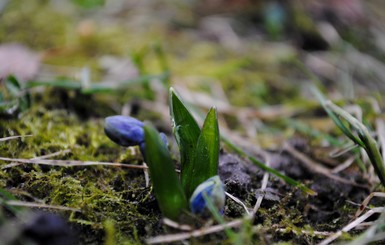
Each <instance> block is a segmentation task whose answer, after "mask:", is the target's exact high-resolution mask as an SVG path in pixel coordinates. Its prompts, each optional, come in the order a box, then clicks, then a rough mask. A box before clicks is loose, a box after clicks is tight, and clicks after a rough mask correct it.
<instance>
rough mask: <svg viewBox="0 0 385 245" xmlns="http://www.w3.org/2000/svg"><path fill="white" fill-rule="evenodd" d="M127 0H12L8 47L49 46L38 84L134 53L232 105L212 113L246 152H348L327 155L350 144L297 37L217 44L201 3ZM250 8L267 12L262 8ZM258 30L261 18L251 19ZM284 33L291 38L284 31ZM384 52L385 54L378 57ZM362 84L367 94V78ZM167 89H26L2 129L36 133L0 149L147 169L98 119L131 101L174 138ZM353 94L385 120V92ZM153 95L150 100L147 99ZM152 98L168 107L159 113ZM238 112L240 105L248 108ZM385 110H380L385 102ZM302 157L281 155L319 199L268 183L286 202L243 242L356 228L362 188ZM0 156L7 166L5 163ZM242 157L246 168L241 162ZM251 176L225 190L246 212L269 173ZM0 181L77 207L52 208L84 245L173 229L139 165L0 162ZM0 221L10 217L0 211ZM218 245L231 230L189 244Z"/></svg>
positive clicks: (18, 192) (266, 208)
mask: <svg viewBox="0 0 385 245" xmlns="http://www.w3.org/2000/svg"><path fill="white" fill-rule="evenodd" d="M73 2H76V1H73ZM78 2H81V1H78ZM123 2H124V1H123ZM166 2H167V1H166ZM62 4H63V3H62ZM107 6H108V7H107ZM123 6H124V7H122V8H121V9H120V10H119V9H117V8H116V6H115V8H114V7H113V6H111V5H106V6H105V7H103V6H101V7H98V6H96V7H94V8H91V9H89V8H82V7H80V6H78V5H76V4H74V3H64V4H63V5H60V4H59V1H56V2H55V1H38V0H36V1H18V0H13V1H10V2H9V3H8V4H7V5H6V7H5V8H4V9H3V10H2V12H1V13H0V14H1V15H0V42H1V43H6V42H18V43H22V44H24V45H27V46H29V47H30V48H32V49H33V50H35V51H39V52H41V55H42V62H43V66H44V67H43V68H44V69H42V71H41V72H40V73H39V74H37V79H43V78H47V77H48V78H50V79H51V80H55V79H56V77H55V76H53V75H52V73H51V72H52V71H55V72H56V71H57V70H60V68H63V69H62V70H65V71H64V73H63V72H59V74H56V73H54V74H56V75H57V76H58V77H59V76H65V77H70V78H71V79H74V78H73V77H76V73H78V72H79V71H80V70H81V68H83V67H88V68H89V69H90V71H91V80H92V81H103V79H105V78H106V73H107V72H106V70H105V68H104V67H102V65H101V62H100V60H101V58H102V57H104V56H112V57H116V58H119V59H121V58H122V59H128V60H132V61H133V65H132V68H133V69H136V71H137V72H138V74H139V75H141V76H145V75H158V74H169V73H170V74H171V76H170V77H168V78H170V79H169V80H167V79H165V80H162V81H161V82H163V84H164V83H170V84H172V85H177V86H178V85H181V86H182V87H187V88H188V89H189V90H190V91H192V93H196V94H193V96H194V95H199V94H200V93H205V94H208V95H210V96H211V97H213V98H215V99H217V100H214V103H215V102H217V103H220V102H223V100H227V103H228V104H227V105H232V106H235V107H234V108H233V109H232V110H228V111H221V107H219V108H218V110H219V114H220V118H221V125H222V126H223V127H225V128H227V129H230V130H232V131H233V132H235V133H237V134H239V135H241V136H242V137H244V138H245V139H247V140H245V142H246V143H247V145H246V146H245V145H242V147H246V148H247V149H248V150H250V151H252V149H253V148H254V146H255V145H256V146H259V147H262V148H264V149H269V150H270V151H271V152H273V153H277V154H278V153H280V152H281V146H282V143H283V142H287V141H288V140H290V139H293V138H302V139H303V138H304V139H306V142H307V143H308V146H309V149H308V150H307V151H305V152H306V153H308V155H309V156H312V157H313V158H315V159H317V160H319V161H320V162H322V163H325V164H327V163H329V162H333V161H334V162H335V161H343V160H344V159H343V157H342V158H338V159H330V157H329V156H327V154H328V153H329V152H330V150H331V149H333V148H337V147H340V146H341V145H343V144H345V143H346V139H345V138H344V137H343V136H342V137H341V133H340V132H339V131H338V130H337V129H336V128H335V127H334V126H333V124H332V123H331V121H330V119H328V118H327V117H326V115H325V113H324V112H323V110H322V109H321V107H320V106H319V105H318V102H316V101H314V100H313V98H311V96H309V94H308V93H307V91H306V89H304V88H305V87H306V84H307V83H310V80H309V79H308V77H307V75H306V72H305V71H304V70H303V69H302V68H303V65H302V63H303V62H304V59H305V58H304V56H306V53H303V52H302V51H301V50H299V46H297V45H296V44H295V40H292V39H287V40H286V39H285V40H278V41H277V40H274V38H272V37H269V35H268V34H267V33H268V31H266V30H265V31H264V32H263V33H262V34H261V33H260V31H256V33H257V38H255V37H254V39H253V36H252V35H251V36H246V37H241V36H240V39H239V42H240V45H239V46H237V48H232V47H228V46H226V45H222V43H221V42H220V41H221V34H220V33H219V34H218V35H217V36H216V37H214V38H210V37H208V38H207V37H205V35H206V34H207V33H206V32H207V30H206V31H205V30H204V28H203V27H202V26H201V25H202V19H203V17H202V16H199V14H197V11H199V9H200V5H199V4H197V5H194V6H186V5H175V4H171V3H169V2H167V4H166V5H164V6H162V7H161V6H158V4H156V3H151V4H149V5H145V4H143V5H142V4H137V5H135V6H134V5H133V6H131V5H129V4H128V5H127V6H126V5H124V4H123ZM201 11H202V9H201ZM244 11H246V10H244ZM301 11H304V10H301ZM203 12H204V11H203ZM246 12H247V11H246ZM206 14H207V13H206ZM212 14H214V13H212ZM302 14H303V13H302ZM256 15H257V16H259V17H260V18H261V16H260V11H257V12H256ZM225 16H226V15H225ZM232 17H236V15H235V16H232ZM253 21H256V20H253ZM48 23H49V24H48ZM224 23H225V24H226V23H227V22H224ZM251 23H253V22H252V21H251V22H250V23H247V24H245V26H248V25H251ZM297 24H298V25H300V24H299V23H297ZM308 24H309V23H307V24H306V25H308ZM310 24H314V23H310ZM259 25H261V23H259V24H257V27H259ZM293 25H294V27H291V28H297V30H296V31H294V32H296V33H297V32H298V33H300V31H301V27H300V26H295V25H296V24H295V23H294V24H293ZM257 29H258V28H257ZM289 29H290V28H289ZM252 30H253V31H255V30H254V29H253V28H252ZM248 31H250V30H248ZM281 34H282V36H286V33H281ZM258 35H261V36H262V37H263V40H261V37H258ZM355 35H356V36H359V35H361V31H360V32H355V30H354V29H351V33H350V36H349V37H347V38H350V39H349V40H347V41H351V42H352V43H357V44H356V46H357V47H358V48H359V49H360V50H363V52H365V51H366V49H368V50H367V52H368V53H373V52H372V49H375V48H374V47H370V48H368V47H367V46H365V45H363V44H362V40H361V39H360V38H356V37H355ZM287 36H288V38H289V37H290V35H287ZM250 40H252V41H250ZM360 40H361V41H360ZM341 49H343V48H341V47H334V49H331V50H330V53H332V54H335V55H344V53H343V51H341ZM341 53H342V54H341ZM376 57H377V58H378V59H379V60H380V61H382V62H384V60H383V59H382V55H381V53H380V52H377V54H376ZM384 57H385V56H384ZM47 69H48V70H49V72H47V71H46V70H47ZM50 69H52V70H50ZM365 74H366V73H360V74H358V75H359V77H360V76H363V75H365ZM354 75H357V74H354ZM333 79H336V80H337V79H339V77H333ZM43 80H44V79H43ZM48 80H49V79H48ZM75 80H76V79H75ZM373 80H374V81H376V80H375V79H373ZM323 82H324V84H326V85H330V84H331V85H332V86H330V87H328V88H327V89H325V90H326V92H327V91H330V92H331V93H330V94H331V96H335V95H336V93H337V94H338V90H339V89H340V88H341V87H343V86H345V85H346V84H342V85H341V84H340V83H337V82H336V83H333V82H331V81H330V77H329V78H327V79H324V80H323ZM349 84H350V83H349ZM351 84H352V86H353V85H354V86H356V85H357V84H353V83H351ZM156 86H158V87H156ZM357 86H358V87H359V88H361V85H360V84H358V85H357ZM158 89H159V91H160V92H159V91H158ZM162 89H163V90H165V88H164V87H163V88H162ZM162 89H161V88H159V84H158V83H157V82H156V81H155V82H154V81H147V80H146V81H145V82H136V83H132V84H128V85H127V86H126V87H124V88H123V89H119V90H118V91H116V90H115V91H113V92H111V93H95V94H84V93H82V91H81V90H80V89H69V88H51V87H42V88H38V89H32V90H31V91H30V93H31V95H32V106H31V107H30V108H29V109H28V110H26V111H23V112H21V113H20V114H17V115H13V118H11V119H10V118H1V119H0V137H8V136H14V135H32V136H30V137H23V138H19V139H13V140H9V141H6V142H1V143H0V155H1V156H2V157H9V158H26V159H29V158H34V157H39V156H45V155H48V154H52V153H57V152H64V151H65V153H63V154H61V155H58V156H55V158H54V159H63V160H80V161H100V162H119V163H130V164H141V163H142V158H141V156H140V154H139V151H137V149H136V150H133V151H131V150H127V149H125V148H122V147H119V146H117V145H115V144H113V143H112V142H111V141H109V140H108V138H107V137H106V136H105V135H104V132H103V118H104V117H106V116H109V115H113V114H120V113H121V112H122V110H124V109H127V108H129V109H130V110H131V114H132V115H135V116H137V117H138V118H139V119H141V120H151V121H153V122H155V124H156V125H157V126H158V127H161V128H162V130H163V131H165V132H171V129H170V127H169V125H170V123H169V121H167V120H169V119H168V118H165V117H164V114H165V113H164V111H162V108H167V103H166V102H165V99H164V97H165V95H164V92H162V91H163V90H162ZM218 89H220V90H218ZM222 90H223V91H224V95H222V94H221V93H222ZM336 91H337V92H336ZM344 92H345V91H342V92H340V93H339V94H338V95H339V97H338V98H339V99H340V101H339V102H340V103H341V104H344V103H345V100H344V97H343V96H342V95H343V94H344ZM341 94H342V95H341ZM357 94H358V95H359V98H356V100H355V101H354V102H355V103H357V104H359V105H360V106H361V107H362V108H364V110H363V111H364V117H365V120H366V121H367V122H368V123H371V122H373V121H374V120H375V119H376V118H378V117H381V116H378V114H376V113H375V111H374V109H373V106H372V105H373V103H372V102H373V98H374V99H375V100H377V101H379V102H378V103H379V104H380V105H381V104H382V102H383V98H382V97H381V96H380V94H381V93H380V92H379V91H368V90H364V91H363V90H362V89H359V90H358V89H357ZM146 102H149V103H150V106H148V105H147V106H146ZM151 103H153V104H151ZM161 103H163V104H161ZM156 104H158V105H159V104H161V106H163V107H160V108H161V109H159V110H158V108H157V109H154V108H155V107H153V108H151V106H152V105H156ZM210 106H211V105H210ZM196 107H197V108H198V107H199V105H197V106H196ZM380 107H381V106H380ZM243 109H245V112H244V113H241V111H242V110H243ZM380 109H382V111H383V106H382V107H381V108H380ZM167 113H168V111H167V110H166V115H167ZM248 113H250V115H249V114H248ZM253 113H254V114H253ZM169 136H170V138H171V137H172V136H171V134H169ZM325 145H326V146H325ZM175 159H177V156H176V155H175ZM285 161H286V163H287V162H288V163H290V164H289V166H297V167H293V168H292V169H291V170H288V169H285V168H288V167H287V165H285V164H286V163H285ZM296 163H298V161H296V160H295V159H293V158H290V157H288V156H285V155H284V156H283V158H282V159H280V160H279V161H277V162H276V165H277V166H276V167H277V168H278V169H280V170H281V171H283V172H285V173H286V174H288V175H290V176H292V177H294V178H297V179H300V180H302V181H303V182H304V183H305V184H307V185H308V186H310V187H311V188H313V187H314V188H318V191H319V192H320V195H319V196H318V197H315V198H309V197H306V196H304V195H303V194H301V193H300V192H299V191H298V190H296V189H293V188H291V187H290V186H287V185H285V184H283V183H282V182H281V181H279V180H277V179H275V178H271V179H270V182H269V188H271V189H273V190H275V191H277V192H278V193H279V194H278V197H279V201H274V200H265V201H264V202H263V203H262V206H261V209H260V210H259V211H258V213H257V217H256V220H255V222H254V223H253V224H249V223H247V222H245V223H244V225H243V226H241V227H240V228H238V229H237V233H238V234H239V236H240V237H242V238H241V239H242V241H243V242H244V243H243V244H247V243H250V244H251V243H258V242H261V243H269V242H289V243H292V244H306V243H307V244H313V243H315V242H317V241H320V240H321V239H322V238H324V236H321V235H317V234H315V233H314V232H313V231H337V230H339V229H341V228H342V227H343V226H344V225H346V224H347V223H348V222H349V220H350V219H351V218H352V215H354V212H355V210H356V206H355V205H353V204H351V203H348V202H347V200H349V201H351V200H353V201H354V202H360V201H361V200H362V199H363V198H364V197H365V195H366V194H368V192H367V190H361V189H355V188H352V187H350V186H342V187H341V186H338V184H336V183H334V182H324V179H323V177H322V176H321V177H320V176H316V175H314V174H311V173H309V172H308V171H307V170H306V169H303V168H302V167H298V165H299V164H296ZM6 164H8V163H7V162H2V163H1V166H5V165H6ZM239 164H244V165H245V166H248V167H247V168H249V167H250V166H249V163H245V162H243V161H242V160H239ZM349 171H350V173H347V174H345V175H349V174H351V176H355V175H361V172H359V171H358V170H357V168H355V167H353V168H352V169H350V170H349ZM246 172H247V171H246ZM252 172H253V171H251V170H250V171H249V172H248V174H250V173H252ZM249 178H250V181H249V182H248V183H247V184H244V185H240V184H239V182H235V183H232V182H228V183H227V184H228V190H229V191H233V193H232V194H234V193H236V194H238V195H239V196H238V197H239V198H241V199H242V200H243V201H244V202H245V204H246V205H247V206H248V207H252V206H253V205H254V204H255V201H256V196H255V191H256V190H257V189H258V188H260V186H261V183H260V182H261V179H262V173H261V172H258V173H256V174H255V175H250V176H249ZM365 181H367V180H366V179H364V180H363V182H365ZM231 183H232V185H231ZM324 183H326V184H324ZM320 186H322V188H321V187H320ZM0 188H2V189H5V190H7V191H8V192H10V193H12V194H13V195H14V196H16V197H17V198H18V199H19V200H22V201H30V202H35V203H44V204H49V205H57V206H63V207H72V208H76V209H80V210H81V211H80V212H77V211H57V210H56V211H53V210H50V212H55V213H58V214H60V215H61V216H63V217H65V219H67V220H68V221H69V222H70V223H71V225H72V226H73V227H74V229H75V230H76V231H77V232H78V233H79V237H80V241H81V243H84V244H86V243H87V244H101V243H103V242H104V241H106V243H108V241H110V242H111V241H112V242H114V241H115V242H116V243H117V244H139V243H143V242H144V241H145V239H146V238H148V237H151V236H155V235H158V234H166V233H168V232H171V230H172V229H169V228H166V227H165V226H163V225H162V224H161V214H160V212H159V209H158V207H157V204H156V200H155V198H154V196H153V194H152V190H151V187H146V183H145V178H144V173H143V170H135V169H123V168H117V167H109V166H88V167H82V166H76V167H55V166H43V165H35V164H22V165H18V166H13V167H9V168H2V169H0ZM327 188H331V189H333V190H329V189H327ZM339 191H340V192H339ZM357 193H359V194H361V196H358V194H357ZM380 204H381V202H380ZM382 205H383V203H382ZM242 214H243V210H242V208H240V206H239V205H237V204H235V203H234V202H232V201H231V200H227V204H226V215H227V216H226V219H228V220H231V219H233V218H238V217H240V216H241V215H242ZM4 217H6V218H5V219H6V220H7V219H8V218H9V217H8V216H6V215H5V216H4ZM0 218H3V216H1V213H0ZM112 227H113V228H112ZM111 237H112V238H111ZM109 239H110V240H109ZM345 239H349V237H345ZM218 241H222V242H223V243H226V242H228V243H230V240H228V238H227V237H226V234H225V233H224V232H220V233H217V234H212V235H210V236H206V237H204V238H196V239H193V240H192V243H197V244H200V243H207V242H209V243H217V242H218ZM108 244H110V243H108Z"/></svg>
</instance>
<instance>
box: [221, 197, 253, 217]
mask: <svg viewBox="0 0 385 245" xmlns="http://www.w3.org/2000/svg"><path fill="white" fill-rule="evenodd" d="M226 196H228V197H230V198H231V199H232V200H233V201H234V202H236V203H238V204H239V205H241V206H242V207H243V209H244V210H245V212H246V214H247V215H250V212H249V209H248V208H247V207H246V205H245V204H244V203H243V202H242V201H241V200H240V199H239V198H238V197H235V196H233V195H231V194H230V193H228V192H226Z"/></svg>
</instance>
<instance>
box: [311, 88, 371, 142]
mask: <svg viewBox="0 0 385 245" xmlns="http://www.w3.org/2000/svg"><path fill="white" fill-rule="evenodd" d="M311 89H312V92H313V94H314V95H315V96H316V97H317V99H318V100H319V101H320V103H321V105H322V107H323V108H324V110H325V111H326V113H327V114H328V115H329V117H330V118H331V119H332V120H333V122H334V123H335V124H336V125H337V127H338V128H339V129H341V131H342V132H343V133H344V134H345V135H346V136H347V137H348V138H349V139H351V140H352V141H353V142H354V143H356V144H358V145H360V146H362V147H364V143H363V142H362V141H361V140H360V139H359V138H358V137H356V136H355V135H354V134H353V133H352V132H351V130H350V129H348V128H347V127H346V126H345V125H344V124H343V122H342V121H341V120H340V119H339V117H338V116H337V115H336V113H335V112H334V111H333V110H331V109H330V108H329V106H328V104H329V103H330V101H327V100H326V99H325V97H324V96H323V95H322V94H321V92H320V91H319V90H318V89H317V88H316V87H311Z"/></svg>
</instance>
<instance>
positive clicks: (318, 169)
mask: <svg viewBox="0 0 385 245" xmlns="http://www.w3.org/2000/svg"><path fill="white" fill-rule="evenodd" d="M283 149H284V150H286V151H287V152H289V153H290V155H292V156H293V157H295V158H296V159H298V160H300V162H301V163H302V164H303V165H304V166H305V167H306V168H307V169H308V170H309V171H312V172H315V173H318V174H321V175H324V176H326V177H328V178H330V179H333V180H335V181H338V182H341V183H344V184H349V185H353V186H357V187H360V188H365V189H367V188H368V187H367V186H366V185H361V184H357V183H356V182H354V181H351V180H348V179H344V178H341V177H339V176H336V175H333V174H332V173H331V172H330V170H329V169H328V168H325V167H323V166H321V165H320V164H318V163H317V162H315V161H313V160H312V159H310V158H309V157H307V156H306V155H305V154H303V153H301V152H299V151H297V150H296V149H295V148H294V147H292V146H291V145H290V144H288V143H285V144H284V145H283Z"/></svg>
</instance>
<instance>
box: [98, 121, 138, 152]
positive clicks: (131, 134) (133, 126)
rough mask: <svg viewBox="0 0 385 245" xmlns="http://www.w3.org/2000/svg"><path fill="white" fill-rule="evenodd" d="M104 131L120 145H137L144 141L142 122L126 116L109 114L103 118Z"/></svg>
mask: <svg viewBox="0 0 385 245" xmlns="http://www.w3.org/2000/svg"><path fill="white" fill-rule="evenodd" d="M104 132H105V133H106V135H107V136H108V137H109V138H110V139H111V140H112V141H114V142H115V143H117V144H118V145H121V146H134V145H139V144H140V143H141V142H143V141H144V130H143V122H141V121H139V120H137V119H135V118H132V117H128V116H120V115H117V116H110V117H106V118H105V120H104Z"/></svg>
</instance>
